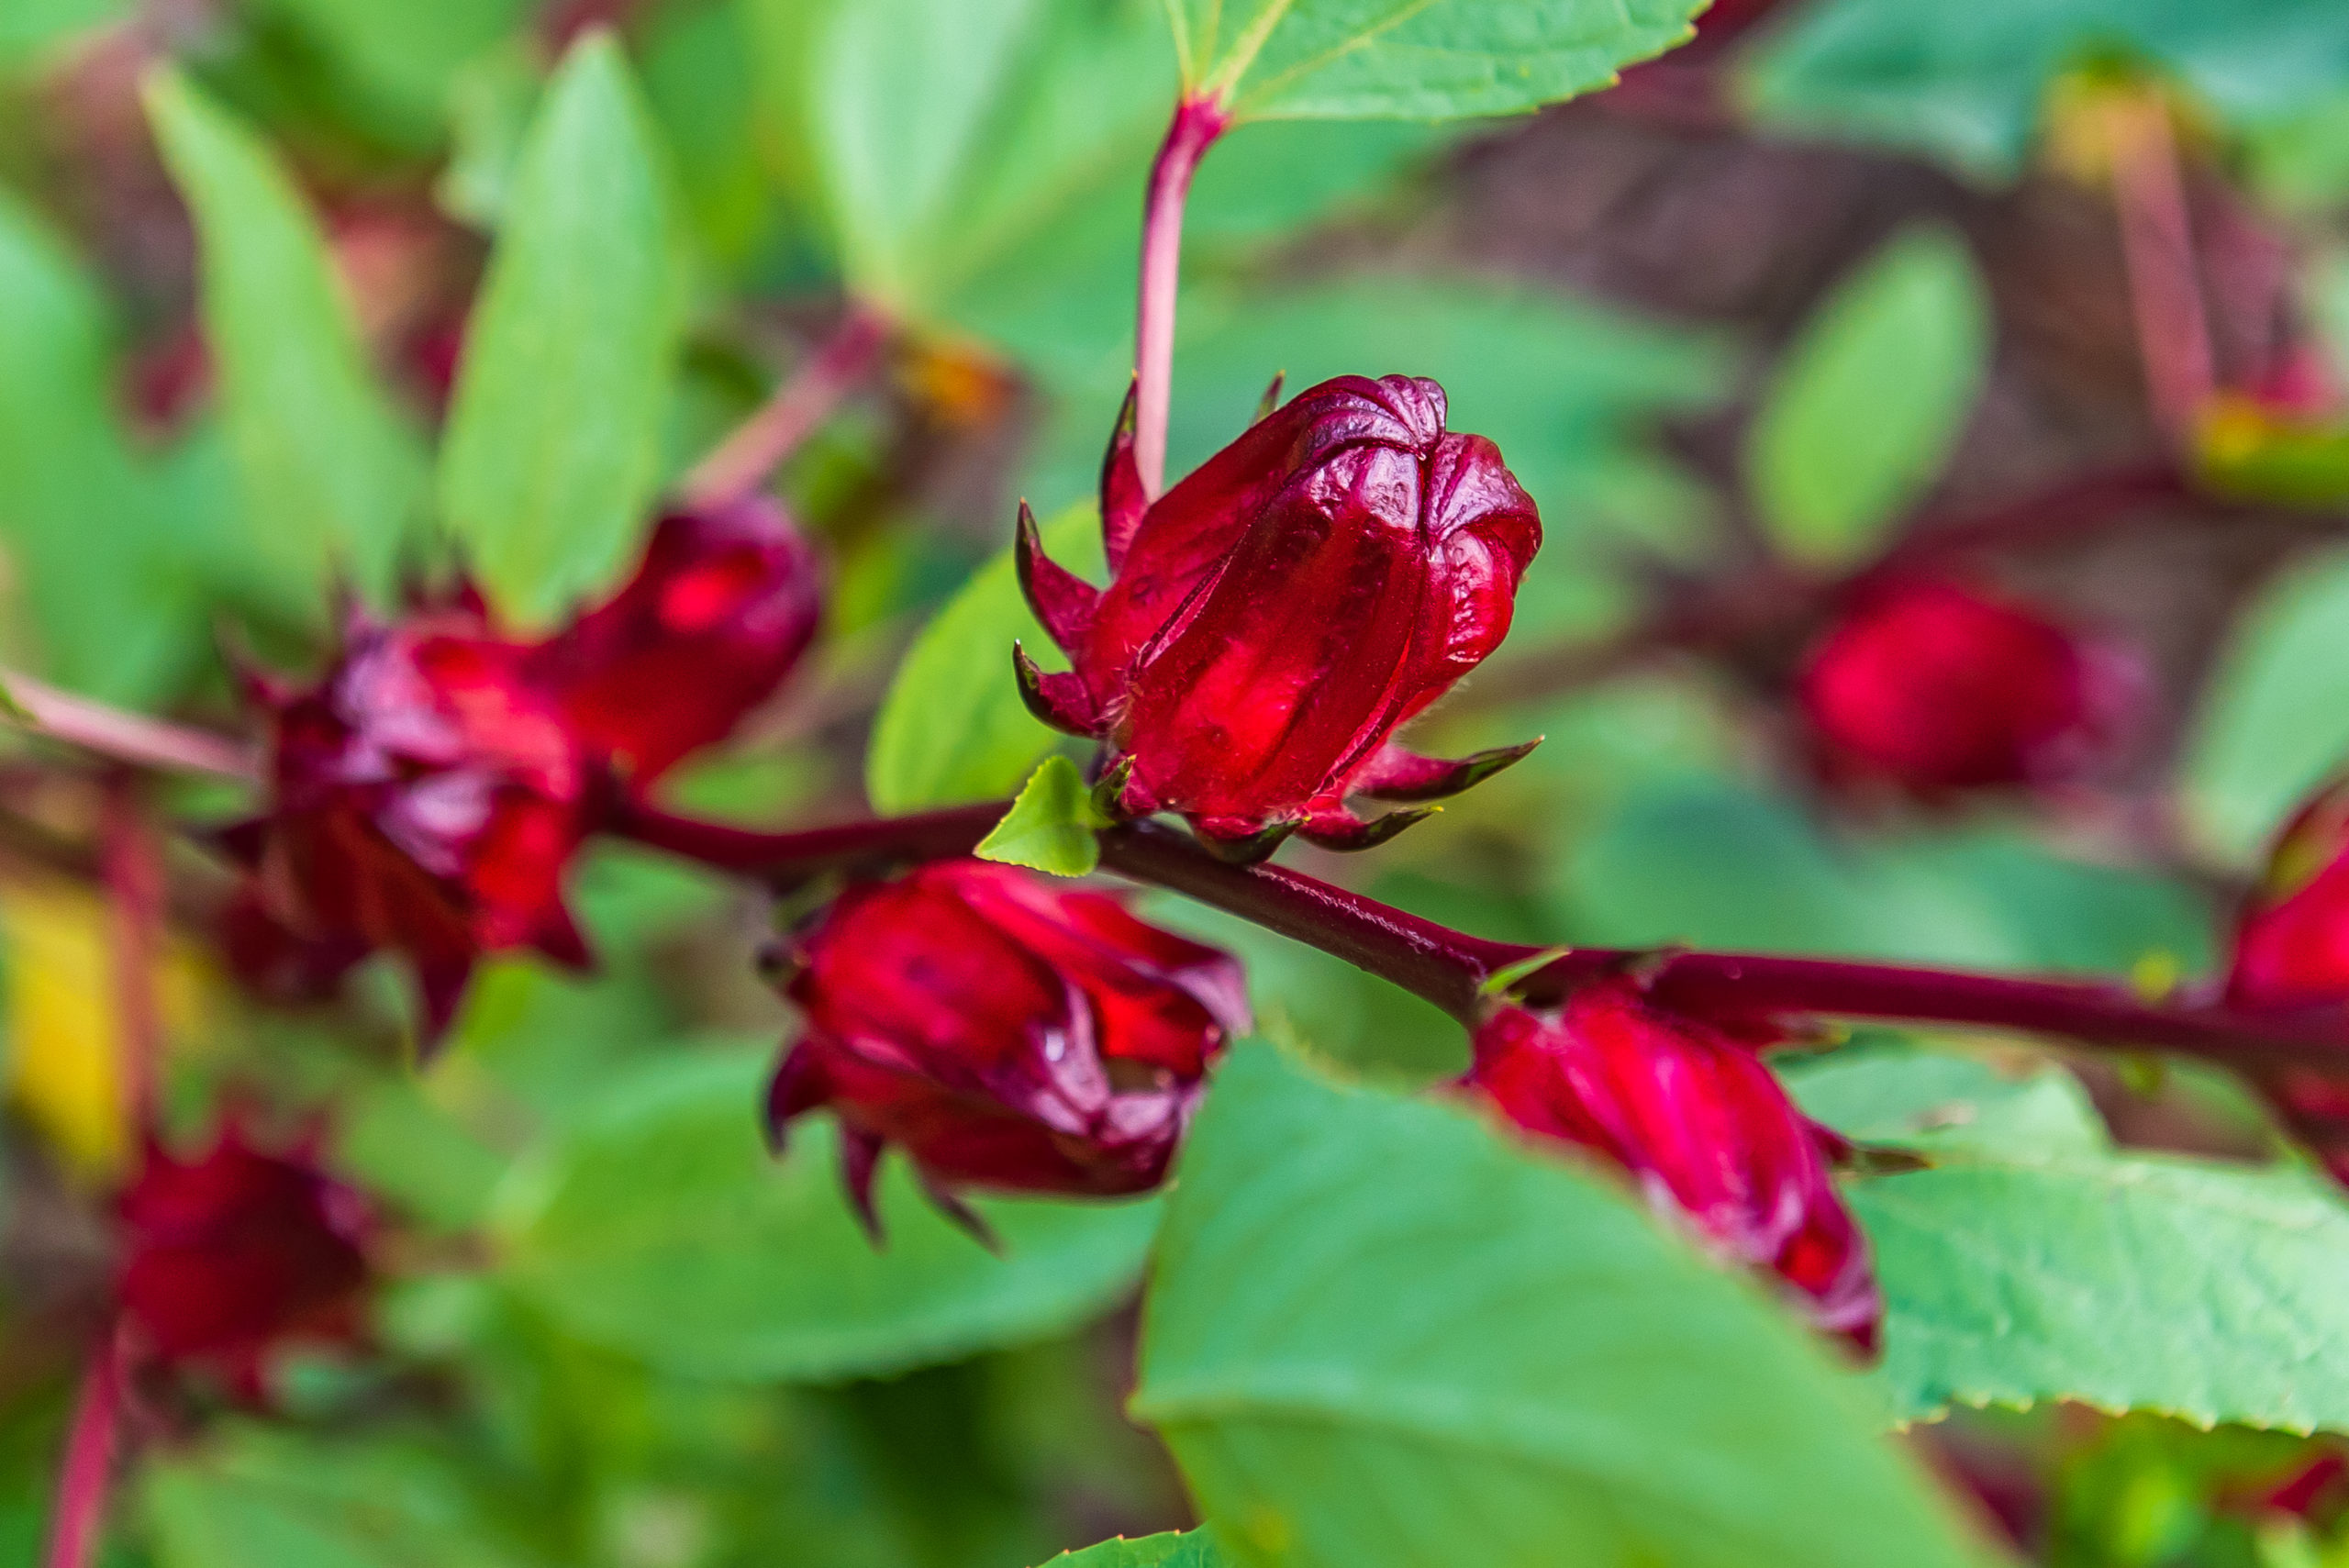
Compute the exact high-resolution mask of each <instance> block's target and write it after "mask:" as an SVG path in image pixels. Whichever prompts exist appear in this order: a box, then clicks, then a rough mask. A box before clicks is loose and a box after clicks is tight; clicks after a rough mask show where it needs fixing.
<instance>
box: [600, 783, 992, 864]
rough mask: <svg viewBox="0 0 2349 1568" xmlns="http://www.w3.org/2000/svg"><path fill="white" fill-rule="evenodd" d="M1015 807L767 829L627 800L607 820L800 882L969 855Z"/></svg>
mask: <svg viewBox="0 0 2349 1568" xmlns="http://www.w3.org/2000/svg"><path fill="white" fill-rule="evenodd" d="M1009 806H1010V802H1008V801H1002V800H991V801H988V802H986V803H985V804H984V805H980V806H953V807H950V808H948V809H946V810H944V811H931V812H926V813H923V814H922V815H920V816H916V817H875V818H874V819H873V820H871V821H866V822H847V823H842V824H841V825H840V826H839V827H836V828H807V830H805V831H802V832H796V833H766V832H761V831H759V830H758V829H756V828H734V827H729V826H728V825H727V824H725V823H723V822H705V821H702V820H701V819H700V818H698V817H680V816H677V815H675V814H674V813H672V812H667V811H663V810H662V809H661V808H660V807H658V806H650V805H647V804H645V803H644V802H641V801H628V800H623V801H621V802H620V803H618V805H617V806H614V807H613V808H612V810H611V814H610V816H609V817H607V823H606V826H607V830H608V831H610V832H612V833H615V834H617V835H618V836H619V837H620V838H623V839H628V840H632V841H634V842H636V843H639V844H643V845H646V846H648V847H650V848H651V849H656V850H663V851H667V852H668V853H670V854H673V855H676V856H679V857H681V858H682V859H685V860H689V861H698V862H701V863H702V864H703V865H707V866H715V867H717V868H718V869H719V870H721V871H731V872H740V873H743V874H745V875H750V876H756V877H759V878H761V879H762V880H763V881H768V882H775V883H783V884H796V883H800V882H806V881H807V880H809V879H810V878H813V877H818V876H822V875H824V874H825V873H829V872H850V871H871V870H879V869H884V868H886V867H888V866H890V865H894V864H909V863H912V862H919V861H937V860H949V859H952V858H953V857H954V856H957V855H967V854H969V853H970V852H971V851H973V850H974V849H976V848H977V847H978V842H979V840H982V839H984V838H985V837H986V836H987V831H988V829H990V828H993V827H994V826H995V825H996V823H997V822H1000V821H1001V820H1003V814H1004V812H1005V811H1006V810H1008V808H1009Z"/></svg>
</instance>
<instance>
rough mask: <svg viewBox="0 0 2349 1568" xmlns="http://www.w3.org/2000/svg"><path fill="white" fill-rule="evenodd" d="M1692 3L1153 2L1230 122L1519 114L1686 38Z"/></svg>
mask: <svg viewBox="0 0 2349 1568" xmlns="http://www.w3.org/2000/svg"><path fill="white" fill-rule="evenodd" d="M1703 8H1704V4H1703V0H1544V3H1543V4H1541V5H1526V4H1524V3H1523V0H1166V11H1167V16H1168V17H1169V18H1170V19H1171V20H1172V21H1173V23H1174V26H1175V53H1176V55H1177V56H1178V57H1179V58H1180V60H1181V61H1182V66H1183V80H1184V82H1185V83H1186V85H1187V87H1188V89H1189V90H1190V91H1191V92H1192V93H1194V94H1198V95H1212V96H1215V97H1218V98H1220V99H1221V100H1223V101H1224V102H1225V103H1226V104H1228V105H1229V106H1230V108H1231V110H1232V112H1233V113H1234V114H1235V115H1236V116H1237V117H1240V118H1241V119H1419V120H1441V119H1455V118H1459V117H1463V116H1472V115H1508V114H1518V113H1521V112H1522V111H1524V110H1527V109H1535V108H1539V107H1541V106H1542V105H1543V104H1553V103H1556V102H1558V101H1559V100H1560V99H1562V98H1570V97H1573V96H1574V95H1575V94H1577V93H1583V92H1587V91H1589V90H1590V89H1591V88H1593V87H1604V86H1606V85H1607V84H1609V83H1611V82H1613V81H1614V80H1615V72H1617V70H1619V69H1620V67H1622V66H1625V65H1629V64H1631V62H1632V61H1640V60H1645V59H1647V58H1648V57H1649V56H1651V55H1655V54H1661V53H1663V52H1664V50H1667V49H1670V48H1671V47H1672V46H1673V45H1674V44H1676V43H1680V42H1683V41H1685V40H1686V39H1688V38H1690V37H1692V36H1693V29H1692V28H1690V26H1689V18H1690V17H1693V16H1694V15H1695V14H1696V13H1697V12H1698V11H1700V10H1702V9H1703Z"/></svg>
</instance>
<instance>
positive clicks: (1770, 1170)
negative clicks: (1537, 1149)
mask: <svg viewBox="0 0 2349 1568" xmlns="http://www.w3.org/2000/svg"><path fill="white" fill-rule="evenodd" d="M1466 1082H1467V1084H1469V1085H1470V1086H1471V1087H1473V1088H1475V1089H1476V1090H1478V1091H1480V1092H1481V1093H1483V1094H1484V1095H1486V1096H1487V1097H1488V1098H1490V1099H1491V1100H1492V1102H1493V1103H1494V1104H1495V1105H1496V1106H1499V1107H1500V1109H1501V1111H1502V1112H1503V1114H1505V1115H1506V1116H1508V1118H1509V1119H1510V1120H1511V1121H1513V1122H1515V1123H1516V1124H1517V1125H1518V1126H1520V1127H1521V1128H1523V1129H1526V1130H1527V1131H1529V1132H1532V1133H1535V1134H1538V1135H1539V1136H1541V1137H1543V1138H1552V1139H1556V1140H1559V1141H1561V1142H1564V1143H1571V1144H1574V1145H1575V1146H1576V1147H1578V1148H1582V1149H1586V1150H1589V1151H1592V1152H1594V1153H1596V1154H1598V1155H1599V1156H1601V1157H1602V1158H1604V1159H1606V1160H1609V1161H1610V1162H1613V1163H1615V1164H1617V1165H1620V1167H1622V1168H1623V1170H1625V1171H1626V1172H1628V1173H1630V1174H1631V1178H1632V1180H1633V1181H1634V1182H1635V1183H1636V1184H1638V1186H1639V1188H1640V1190H1641V1191H1642V1193H1643V1194H1645V1195H1646V1197H1647V1200H1648V1202H1649V1204H1650V1206H1651V1207H1653V1208H1654V1209H1655V1210H1656V1211H1657V1212H1659V1213H1662V1214H1666V1215H1675V1216H1678V1217H1680V1218H1685V1219H1686V1220H1687V1221H1688V1222H1689V1224H1690V1225H1691V1226H1692V1228H1693V1229H1695V1230H1696V1232H1697V1233H1698V1235H1699V1236H1700V1237H1701V1238H1703V1239H1704V1240H1706V1241H1707V1242H1708V1243H1709V1245H1711V1246H1712V1247H1713V1248H1714V1249H1715V1250H1716V1251H1720V1252H1721V1253H1722V1254H1724V1255H1725V1256H1727V1257H1729V1258H1731V1259H1733V1260H1735V1261H1736V1262H1741V1263H1745V1264H1750V1265H1753V1266H1754V1267H1757V1268H1764V1269H1768V1270H1771V1271H1772V1272H1774V1273H1776V1275H1777V1277H1778V1278H1779V1279H1780V1280H1781V1281H1782V1282H1783V1283H1784V1284H1785V1285H1786V1286H1787V1289H1788V1291H1789V1293H1790V1294H1791V1296H1792V1297H1793V1298H1794V1299H1795V1300H1796V1302H1797V1303H1798V1305H1799V1306H1800V1307H1801V1308H1802V1309H1803V1311H1804V1312H1805V1313H1806V1314H1807V1315H1808V1316H1809V1318H1810V1319H1811V1321H1812V1322H1814V1323H1815V1324H1817V1325H1818V1326H1819V1327H1820V1329H1825V1330H1827V1331H1829V1332H1831V1333H1836V1334H1841V1335H1843V1336H1844V1337H1845V1338H1847V1339H1849V1340H1852V1341H1853V1342H1854V1344H1856V1345H1858V1346H1859V1347H1860V1348H1862V1349H1863V1350H1873V1349H1874V1348H1875V1344H1876V1327H1877V1322H1878V1320H1879V1319H1880V1318H1882V1316H1883V1313H1884V1303H1883V1298H1882V1297H1881V1296H1879V1295H1878V1294H1877V1292H1876V1280H1875V1277H1874V1275H1873V1273H1871V1272H1870V1267H1869V1262H1868V1247H1867V1240H1866V1238H1865V1237H1864V1236H1863V1235H1862V1234H1861V1233H1860V1229H1859V1227H1858V1226H1857V1225H1855V1224H1854V1222H1853V1219H1852V1217H1851V1214H1850V1212H1849V1211H1848V1210H1846V1209H1845V1208H1844V1207H1843V1202H1842V1197H1841V1196H1840V1195H1838V1194H1837V1192H1836V1190H1835V1184H1834V1179H1833V1177H1832V1175H1831V1173H1830V1170H1829V1154H1830V1151H1831V1150H1833V1149H1834V1148H1836V1147H1837V1146H1838V1145H1837V1140H1835V1138H1834V1135H1833V1134H1831V1133H1830V1132H1827V1131H1826V1130H1825V1129H1821V1128H1820V1127H1819V1126H1818V1125H1817V1124H1815V1123H1814V1122H1812V1121H1811V1120H1810V1119H1809V1118H1807V1117H1805V1116H1804V1115H1803V1114H1802V1113H1801V1112H1800V1111H1798V1110H1797V1109H1796V1108H1795V1106H1794V1103H1793V1102H1792V1101H1790V1100H1789V1099H1787V1094H1786V1091H1785V1090H1784V1089H1783V1088H1781V1087H1780V1086H1779V1084H1778V1080H1777V1079H1776V1076H1775V1075H1773V1074H1772V1073H1771V1072H1770V1069H1769V1068H1768V1067H1767V1066H1765V1065H1764V1063H1763V1062H1762V1060H1761V1058H1760V1057H1758V1056H1757V1055H1755V1054H1754V1053H1753V1051H1752V1050H1750V1049H1749V1048H1747V1047H1746V1046H1744V1045H1742V1044H1740V1043H1738V1042H1737V1041H1736V1040H1731V1038H1730V1037H1729V1036H1728V1035H1726V1034H1724V1033H1722V1032H1721V1031H1720V1030H1719V1029H1715V1028H1714V1027H1713V1026H1711V1025H1710V1024H1708V1023H1705V1022H1703V1021H1701V1020H1699V1019H1696V1018H1687V1017H1683V1016H1681V1015H1678V1014H1675V1013H1669V1012H1666V1011H1664V1009H1662V1008H1659V1007H1656V1006H1653V1005H1652V1004H1650V1003H1649V1002H1647V1001H1646V1000H1645V999H1644V998H1642V996H1641V995H1639V993H1638V992H1637V991H1636V990H1635V989H1634V988H1633V987H1632V986H1631V984H1630V983H1629V982H1627V981H1601V982H1598V983H1595V984H1588V985H1586V986H1584V987H1583V988H1581V989H1580V990H1578V991H1576V992H1575V993H1574V994H1573V995H1570V996H1569V997H1568V998H1567V999H1566V1000H1565V1002H1564V1005H1563V1006H1560V1007H1559V1008H1557V1009H1556V1010H1554V1011H1544V1012H1536V1011H1532V1010H1531V1009H1528V1008H1525V1007H1520V1006H1508V1007H1503V1008H1501V1009H1500V1010H1499V1011H1497V1012H1496V1013H1495V1014H1493V1016H1492V1017H1491V1018H1488V1019H1486V1022H1485V1023H1484V1024H1483V1026H1482V1027H1480V1028H1479V1029H1477V1031H1476V1039H1475V1066H1474V1067H1472V1068H1471V1069H1470V1070H1469V1073H1468V1076H1467V1079H1466Z"/></svg>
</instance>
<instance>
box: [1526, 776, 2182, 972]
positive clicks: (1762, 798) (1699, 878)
mask: <svg viewBox="0 0 2349 1568" xmlns="http://www.w3.org/2000/svg"><path fill="white" fill-rule="evenodd" d="M1537 755H1539V753H1537ZM1557 891H1558V894H1559V895H1560V896H1559V900H1558V902H1559V914H1558V917H1557V919H1556V921H1555V923H1554V924H1553V927H1552V929H1553V930H1554V931H1556V932H1558V933H1559V934H1561V935H1564V936H1565V937H1566V938H1568V939H1569V940H1574V941H1577V942H1582V943H1586V944H1591V945H1603V946H1622V947H1649V946H1656V945H1661V944H1668V943H1673V942H1687V943H1692V944H1695V945H1698V946H1702V947H1718V948H1731V949H1743V950H1746V951H1776V952H1811V953H1822V954H1842V955H1844V956H1849V957H1866V958H1881V959H1891V960H1898V961H1901V962H1912V963H1937V964H1949V965H1955V966H1959V967H1965V968H1978V969H2004V970H2009V971H2022V972H2029V971H2043V970H2069V971H2075V972H2083V973H2102V974H2107V975H2110V974H2112V973H2127V972H2128V971H2129V970H2131V969H2132V967H2134V966H2135V965H2136V964H2137V963H2139V962H2143V961H2144V960H2146V959H2148V958H2151V959H2154V960H2155V961H2156V962H2161V963H2163V964H2165V965H2166V966H2168V967H2169V968H2171V969H2173V970H2179V971H2184V972H2187V973H2193V972H2195V971H2197V970H2199V968H2201V967H2202V966H2203V965H2204V964H2205V963H2206V962H2208V960H2209V957H2210V951H2211V947H2212V941H2211V933H2210V910H2209V906H2208V904H2207V901H2206V900H2203V899H2202V898H2200V897H2199V895H2197V894H2196V893H2195V892H2194V891H2193V890H2192V889H2191V888H2188V887H2187V886H2185V885H2184V884H2181V883H2179V882H2177V881H2176V880H2173V879H2168V878H2164V877H2161V876H2157V875H2154V874H2151V873H2144V872H2138V871H2131V870H2125V869H2122V868H2119V867H2113V866H2106V865H2098V864H2093V863H2087V862H2076V861H2067V860H2064V859H2061V858H2059V857H2057V856H2056V855H2054V854H2053V853H2051V852H2050V851H2048V850H2047V849H2046V847H2045V846H2043V845H2042V844H2038V843H2035V842H2033V841H2032V840H2030V839H2028V838H2026V837H2023V836H2021V835H2018V834H2012V833H2002V832H1998V831H1995V830H1984V829H1978V828H1977V829H1972V830H1963V831H1954V832H1952V831H1943V832H1939V833H1930V834H1918V835H1916V836H1913V837H1910V838H1907V839H1904V840H1877V841H1874V842H1864V843H1854V842H1851V841H1849V840H1844V839H1841V838H1836V837H1831V836H1829V835H1828V834H1826V833H1823V832H1822V831H1821V830H1820V828H1819V825H1818V824H1817V823H1816V822H1815V821H1814V820H1813V819H1812V817H1811V815H1810V814H1809V813H1808V812H1806V811H1805V810H1803V809H1802V808H1801V807H1800V806H1798V805H1796V804H1795V803H1794V802H1793V801H1790V800H1786V799H1782V798H1779V797H1776V796H1772V795H1760V794H1756V793H1754V792H1753V791H1751V790H1750V789H1747V788H1745V787H1743V786H1742V785H1739V784H1731V783H1729V782H1728V781H1725V780H1718V781H1717V780H1698V779H1685V778H1684V779H1679V780H1669V779H1659V780H1656V781H1654V782H1653V783H1651V784H1648V785H1646V786H1645V787H1643V788H1642V789H1641V790H1639V791H1637V792H1634V793H1632V794H1630V795H1627V796H1626V798H1625V799H1624V800H1623V802H1622V803H1621V804H1620V806H1619V807H1618V808H1617V809H1616V810H1615V811H1614V812H1613V813H1612V814H1611V815H1610V816H1609V818H1608V819H1607V820H1605V821H1604V822H1602V823H1601V824H1600V825H1599V826H1598V828H1597V829H1596V830H1595V831H1592V832H1589V833H1586V834H1584V835H1582V836H1581V837H1580V838H1579V840H1577V841H1576V842H1575V844H1573V845H1572V846H1571V848H1570V849H1569V850H1568V851H1567V852H1566V854H1565V856H1564V859H1563V861H1562V862H1561V864H1560V866H1559V869H1558V875H1557Z"/></svg>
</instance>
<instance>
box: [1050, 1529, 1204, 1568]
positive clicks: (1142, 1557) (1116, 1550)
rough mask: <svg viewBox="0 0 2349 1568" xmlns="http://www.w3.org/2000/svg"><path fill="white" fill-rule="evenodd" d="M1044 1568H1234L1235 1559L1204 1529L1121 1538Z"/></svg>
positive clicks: (1061, 1557) (1072, 1553) (1069, 1554)
mask: <svg viewBox="0 0 2349 1568" xmlns="http://www.w3.org/2000/svg"><path fill="white" fill-rule="evenodd" d="M1044 1568H1234V1565H1233V1562H1232V1559H1231V1557H1230V1555H1229V1554H1228V1553H1226V1552H1225V1551H1223V1549H1222V1548H1221V1547H1219V1546H1218V1545H1216V1543H1215V1540H1214V1538H1213V1537H1212V1536H1211V1535H1209V1534H1208V1531H1206V1530H1204V1529H1195V1530H1186V1531H1184V1532H1183V1533H1181V1534H1176V1533H1174V1532H1172V1531H1169V1532H1168V1533H1167V1534H1164V1535H1146V1536H1143V1537H1142V1538H1141V1540H1127V1539H1126V1538H1125V1537H1123V1536H1119V1538H1118V1539H1117V1540H1105V1541H1103V1542H1102V1543H1101V1544H1100V1545H1098V1546H1088V1547H1086V1548H1085V1550H1084V1551H1063V1552H1062V1553H1061V1554H1060V1555H1059V1556H1058V1557H1055V1558H1053V1559H1052V1561H1051V1562H1047V1563H1046V1564H1044Z"/></svg>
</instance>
